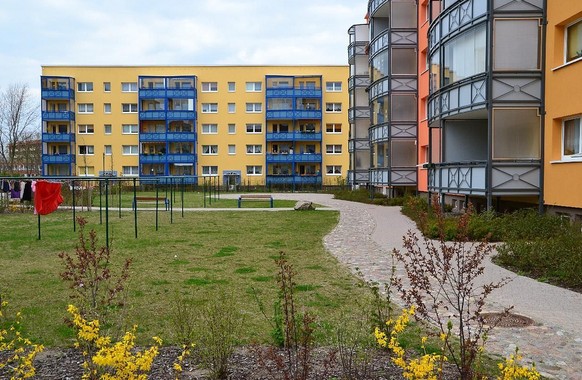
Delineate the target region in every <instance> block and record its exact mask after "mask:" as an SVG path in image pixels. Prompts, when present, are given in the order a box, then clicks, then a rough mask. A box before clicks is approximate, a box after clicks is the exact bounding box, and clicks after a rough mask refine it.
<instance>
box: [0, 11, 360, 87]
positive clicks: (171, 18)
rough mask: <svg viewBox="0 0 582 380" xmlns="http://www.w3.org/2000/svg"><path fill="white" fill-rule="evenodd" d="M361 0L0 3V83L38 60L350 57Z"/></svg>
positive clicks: (31, 76)
mask: <svg viewBox="0 0 582 380" xmlns="http://www.w3.org/2000/svg"><path fill="white" fill-rule="evenodd" d="M367 4H368V0H158V1H152V0H2V4H1V6H0V42H1V44H0V89H4V88H6V87H7V86H8V85H10V84H12V83H26V84H28V85H29V86H30V88H31V89H32V91H33V92H34V93H35V95H36V94H38V91H39V87H40V84H39V83H40V74H41V65H164V64H168V65H222V64H228V65H231V64H232V65H237V64H250V65H269V64H334V65H336V64H337V65H343V64H347V44H348V34H347V30H348V28H349V27H350V26H351V25H353V24H358V23H363V22H364V16H365V14H366V9H367Z"/></svg>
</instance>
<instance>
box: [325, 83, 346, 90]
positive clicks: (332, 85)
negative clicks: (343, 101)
mask: <svg viewBox="0 0 582 380" xmlns="http://www.w3.org/2000/svg"><path fill="white" fill-rule="evenodd" d="M325 90H326V91H327V92H341V90H342V82H325Z"/></svg>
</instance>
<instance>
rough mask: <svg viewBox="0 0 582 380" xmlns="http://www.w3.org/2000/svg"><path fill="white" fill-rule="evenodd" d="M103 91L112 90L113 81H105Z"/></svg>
mask: <svg viewBox="0 0 582 380" xmlns="http://www.w3.org/2000/svg"><path fill="white" fill-rule="evenodd" d="M103 91H105V92H111V82H103Z"/></svg>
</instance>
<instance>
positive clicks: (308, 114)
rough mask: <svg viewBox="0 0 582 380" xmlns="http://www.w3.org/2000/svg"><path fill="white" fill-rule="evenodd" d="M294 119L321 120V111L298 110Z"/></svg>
mask: <svg viewBox="0 0 582 380" xmlns="http://www.w3.org/2000/svg"><path fill="white" fill-rule="evenodd" d="M294 119H296V120H299V119H321V110H296V111H295V114H294Z"/></svg>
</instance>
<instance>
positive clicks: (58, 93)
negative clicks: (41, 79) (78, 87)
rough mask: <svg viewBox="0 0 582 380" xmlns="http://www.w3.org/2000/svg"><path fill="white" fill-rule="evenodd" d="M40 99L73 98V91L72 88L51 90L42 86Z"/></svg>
mask: <svg viewBox="0 0 582 380" xmlns="http://www.w3.org/2000/svg"><path fill="white" fill-rule="evenodd" d="M40 96H41V97H42V99H46V100H51V99H75V91H73V90H52V89H48V88H43V89H42V91H41V95H40Z"/></svg>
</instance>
